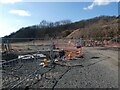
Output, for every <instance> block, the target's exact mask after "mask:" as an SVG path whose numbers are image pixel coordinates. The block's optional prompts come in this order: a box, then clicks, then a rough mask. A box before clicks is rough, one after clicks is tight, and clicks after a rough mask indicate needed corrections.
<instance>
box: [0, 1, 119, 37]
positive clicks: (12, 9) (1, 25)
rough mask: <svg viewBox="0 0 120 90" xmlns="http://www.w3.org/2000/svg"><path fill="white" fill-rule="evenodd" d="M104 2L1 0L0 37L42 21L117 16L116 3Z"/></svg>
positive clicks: (74, 20) (73, 20)
mask: <svg viewBox="0 0 120 90" xmlns="http://www.w3.org/2000/svg"><path fill="white" fill-rule="evenodd" d="M5 1H6V2H5ZM104 1H105V0H99V1H98V0H94V1H91V2H22V1H21V0H11V1H10V0H1V2H0V37H3V36H5V35H9V34H10V33H12V32H16V31H17V30H19V29H20V28H22V27H27V26H31V25H38V24H39V23H40V22H41V21H42V20H46V21H50V22H55V21H60V20H71V21H72V22H76V21H80V20H84V19H90V18H94V17H96V16H101V15H107V16H118V1H115V2H104Z"/></svg>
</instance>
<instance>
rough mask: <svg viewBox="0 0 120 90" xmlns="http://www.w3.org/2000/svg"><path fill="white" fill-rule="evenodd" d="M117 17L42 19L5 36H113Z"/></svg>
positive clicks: (13, 40)
mask: <svg viewBox="0 0 120 90" xmlns="http://www.w3.org/2000/svg"><path fill="white" fill-rule="evenodd" d="M118 19H119V17H116V16H100V17H95V18H92V19H88V20H82V21H78V22H71V21H70V20H63V21H57V22H47V21H46V20H43V21H41V22H40V23H39V25H33V26H28V27H22V28H21V29H19V30H18V31H17V32H14V33H11V34H10V35H8V36H5V37H4V39H3V41H6V38H29V39H25V40H24V41H26V40H32V39H31V38H40V39H48V38H81V37H82V38H85V39H87V38H88V39H90V38H92V39H103V38H107V39H108V38H113V37H115V36H117V35H120V33H119V30H118ZM17 41H23V39H19V40H16V39H12V42H17Z"/></svg>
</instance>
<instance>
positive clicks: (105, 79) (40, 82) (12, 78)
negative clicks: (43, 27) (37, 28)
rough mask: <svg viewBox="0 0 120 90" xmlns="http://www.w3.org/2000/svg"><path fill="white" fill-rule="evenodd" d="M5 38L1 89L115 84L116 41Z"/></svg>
mask: <svg viewBox="0 0 120 90" xmlns="http://www.w3.org/2000/svg"><path fill="white" fill-rule="evenodd" d="M12 39H13V38H12ZM14 39H17V38H14ZM23 39H24V38H23ZM25 39H26V38H25ZM6 41H7V42H2V43H1V53H2V59H1V62H0V63H1V73H2V89H17V88H21V89H31V90H32V89H40V88H48V89H51V90H54V89H57V88H118V66H119V65H118V51H119V48H118V45H119V43H118V42H110V41H109V42H96V41H91V42H90V40H89V41H85V40H84V39H82V38H80V39H50V40H40V39H35V40H33V39H31V41H28V42H17V43H11V42H10V41H11V39H8V40H6ZM111 43H112V44H113V45H114V46H110V45H111ZM115 45H116V46H115Z"/></svg>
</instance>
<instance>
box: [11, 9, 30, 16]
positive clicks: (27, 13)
mask: <svg viewBox="0 0 120 90" xmlns="http://www.w3.org/2000/svg"><path fill="white" fill-rule="evenodd" d="M9 13H11V14H16V15H19V16H31V14H30V13H29V12H28V11H25V10H10V11H9Z"/></svg>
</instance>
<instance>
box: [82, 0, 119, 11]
mask: <svg viewBox="0 0 120 90" xmlns="http://www.w3.org/2000/svg"><path fill="white" fill-rule="evenodd" d="M119 1H120V0H94V1H93V2H92V4H91V5H89V6H88V7H85V8H83V9H84V10H91V9H93V8H94V7H95V6H101V5H108V4H110V3H111V2H119Z"/></svg>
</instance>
